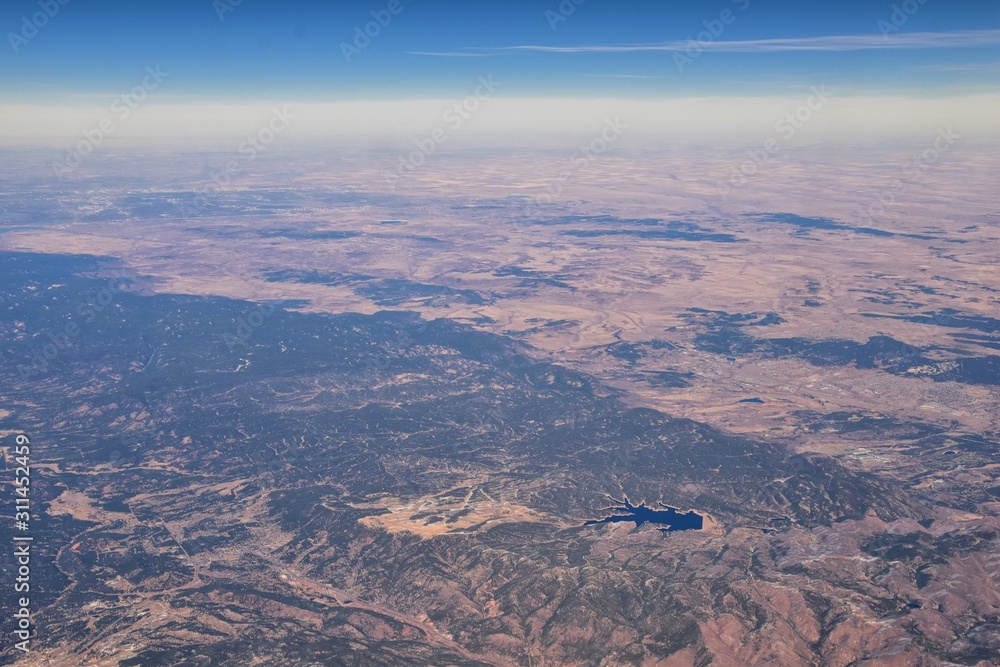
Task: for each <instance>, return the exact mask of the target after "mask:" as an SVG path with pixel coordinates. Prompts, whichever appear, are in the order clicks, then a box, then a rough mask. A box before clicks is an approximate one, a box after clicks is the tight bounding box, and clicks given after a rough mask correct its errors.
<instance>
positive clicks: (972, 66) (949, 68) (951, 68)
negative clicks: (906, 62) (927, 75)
mask: <svg viewBox="0 0 1000 667" xmlns="http://www.w3.org/2000/svg"><path fill="white" fill-rule="evenodd" d="M912 69H915V70H921V71H925V72H997V73H1000V63H968V64H962V65H922V66H920V67H914V68H912Z"/></svg>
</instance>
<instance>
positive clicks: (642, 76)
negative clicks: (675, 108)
mask: <svg viewBox="0 0 1000 667" xmlns="http://www.w3.org/2000/svg"><path fill="white" fill-rule="evenodd" d="M587 76H599V77H602V78H608V79H662V78H663V77H661V76H651V75H649V74H588V75H587Z"/></svg>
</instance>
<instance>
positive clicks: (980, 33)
mask: <svg viewBox="0 0 1000 667" xmlns="http://www.w3.org/2000/svg"><path fill="white" fill-rule="evenodd" d="M998 44H1000V30H954V31H951V32H911V33H897V34H890V35H884V36H883V35H880V34H871V35H832V36H827V37H791V38H780V39H750V40H741V41H714V42H699V43H698V45H699V46H700V47H701V48H702V49H704V50H706V51H719V52H723V53H772V52H775V51H868V50H874V49H944V48H952V49H954V48H967V47H974V46H993V45H998ZM689 48H691V41H690V40H686V39H685V40H673V41H669V42H659V43H655V44H596V45H589V46H541V45H520V46H503V47H498V48H493V49H482V50H480V51H471V50H467V51H448V52H438V53H427V52H424V53H423V54H422V55H435V56H449V57H464V56H470V55H499V54H502V53H510V52H519V51H520V52H536V53H636V52H643V51H650V52H654V51H686V50H688V49H689Z"/></svg>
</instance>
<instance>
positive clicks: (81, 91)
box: [0, 0, 1000, 104]
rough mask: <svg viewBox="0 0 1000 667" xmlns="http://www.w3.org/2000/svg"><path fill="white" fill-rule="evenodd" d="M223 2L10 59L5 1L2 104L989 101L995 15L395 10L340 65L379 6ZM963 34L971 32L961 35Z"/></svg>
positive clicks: (42, 34)
mask: <svg viewBox="0 0 1000 667" xmlns="http://www.w3.org/2000/svg"><path fill="white" fill-rule="evenodd" d="M235 1H238V0H215V3H213V0H173V1H171V2H139V1H137V0H120V1H118V0H115V1H112V0H105V1H101V0H92V1H87V0H69V2H67V4H65V5H58V12H57V13H56V14H55V16H53V17H52V18H50V19H48V21H47V24H46V25H43V26H42V27H40V28H38V30H37V34H35V35H33V36H31V37H30V39H27V40H25V41H21V40H20V39H18V38H16V37H15V38H14V42H15V45H16V47H17V52H15V48H14V46H15V45H12V43H11V34H12V33H13V34H14V35H18V36H20V35H23V32H22V28H23V17H25V16H28V17H29V18H30V17H31V16H33V15H34V14H36V13H37V12H40V11H41V10H40V9H39V2H38V0H35V1H24V0H7V1H6V2H4V3H3V4H2V6H0V28H2V31H3V35H4V37H5V38H4V44H3V45H2V47H0V94H2V95H3V99H4V101H5V102H7V103H17V102H25V103H34V104H66V103H71V102H72V101H73V100H74V99H78V98H79V97H80V96H87V95H110V94H114V93H116V92H119V91H121V90H123V89H128V88H129V87H131V86H133V85H135V84H136V83H137V82H138V81H139V80H140V79H141V77H142V72H143V70H144V69H145V68H146V67H147V66H155V65H160V66H161V67H162V68H163V69H164V70H165V71H167V72H169V73H170V79H169V84H170V85H169V87H164V89H163V90H162V91H158V94H162V95H165V96H168V97H174V98H177V99H188V100H216V101H228V102H231V101H241V100H245V101H255V100H297V101H306V102H309V101H312V102H323V101H339V100H353V99H407V98H415V97H447V96H449V95H454V94H458V93H460V92H462V91H466V90H468V87H469V82H470V81H474V80H475V79H476V77H477V76H480V75H482V74H486V73H489V74H493V75H494V76H496V77H497V79H499V80H502V81H503V82H504V94H506V95H520V96H534V97H538V96H546V95H562V96H594V97H600V96H633V97H676V96H700V95H771V94H785V93H788V92H791V91H796V90H804V89H806V88H807V87H808V86H809V85H812V84H815V83H817V82H823V83H826V84H828V85H831V86H835V87H836V88H837V89H838V90H840V91H847V92H850V93H852V94H887V93H889V94H904V95H905V94H921V95H928V94H929V95H938V94H939V95H957V94H969V93H983V92H997V91H998V89H1000V3H998V2H996V0H991V1H989V2H987V1H980V0H977V1H971V0H957V1H956V0H948V1H947V2H946V1H945V0H926V1H925V2H924V3H923V4H920V2H919V0H911V2H910V4H909V8H910V9H914V8H915V9H916V11H913V12H912V15H909V14H905V13H903V14H900V13H897V14H896V16H897V19H898V17H901V16H905V17H906V20H905V23H900V22H899V21H898V20H897V23H898V24H899V25H898V26H895V25H894V26H893V27H898V30H894V31H893V32H892V33H890V34H889V35H888V38H887V39H884V38H883V35H882V34H881V33H882V32H883V31H885V26H887V25H892V19H893V13H894V10H893V4H897V5H901V4H903V3H900V2H895V3H894V2H872V1H868V2H860V1H851V0H848V1H844V0H840V1H838V2H803V1H796V2H786V1H779V0H719V1H712V2H697V3H695V2H688V3H681V2H635V1H633V2H629V1H627V0H626V1H612V0H585V1H584V2H582V4H580V5H578V6H576V5H575V4H574V3H573V2H572V0H566V1H565V2H564V3H563V5H564V6H574V7H575V11H573V12H572V14H571V15H568V16H566V20H565V21H558V22H557V23H556V24H555V25H556V28H555V29H553V27H552V23H553V20H554V19H552V16H553V15H554V14H549V15H548V16H547V15H546V12H547V11H550V12H554V13H555V14H558V13H559V7H560V2H559V1H558V0H549V1H547V2H543V1H538V2H530V1H527V0H502V1H498V0H475V1H473V0H466V1H462V2H452V1H434V0H399V1H400V3H401V7H402V10H401V11H400V12H399V13H398V14H396V15H394V16H392V19H391V21H390V22H389V23H388V25H386V26H385V27H384V28H382V29H381V34H379V35H378V36H377V37H375V38H373V39H372V40H371V43H370V44H368V45H367V46H365V48H363V49H361V50H360V53H353V54H352V56H351V59H350V62H348V59H347V58H346V57H345V55H344V54H343V52H342V44H343V43H345V42H347V43H351V42H352V41H353V40H354V36H355V28H356V27H363V26H364V25H365V24H366V23H367V22H369V21H371V20H372V16H371V12H372V11H376V12H378V11H381V10H385V9H386V7H387V5H388V4H389V1H388V0H373V1H370V2H354V1H350V2H335V1H327V2H303V1H298V2H296V1H284V2H265V1H264V0H242V2H240V4H239V5H237V6H234V7H232V11H226V12H225V13H224V14H223V18H222V19H220V17H219V15H218V8H219V4H218V3H220V2H227V3H232V2H235ZM45 2H48V3H52V6H56V3H58V0H43V4H44V3H45ZM727 10H728V11H729V12H732V13H731V15H723V12H724V11H727ZM384 16H385V14H383V17H384ZM720 17H725V18H730V19H731V21H730V22H729V24H728V25H724V28H723V30H722V31H721V33H720V34H718V35H713V36H712V38H711V40H710V41H711V42H712V43H711V44H706V45H705V51H704V52H703V53H701V54H699V55H696V56H695V57H693V58H692V59H691V60H690V61H682V65H683V67H680V66H679V65H678V63H677V62H676V60H675V58H677V56H675V55H674V53H675V51H672V50H669V49H677V48H680V47H681V46H683V45H684V44H685V43H686V41H687V40H688V39H689V38H697V36H698V33H699V32H701V31H704V30H706V26H705V22H709V24H710V25H711V24H712V22H714V21H717V20H718V19H719V18H720ZM879 21H884V22H886V23H883V24H881V26H882V28H881V29H880V24H879ZM719 25H720V24H719V23H715V27H716V28H718V27H719ZM970 30H975V31H979V32H977V33H974V34H972V33H963V32H961V31H970ZM30 33H31V30H30V29H29V30H28V34H30ZM825 37H844V38H845V40H841V41H839V42H830V41H829V40H827V41H824V40H823V39H821V38H825ZM873 38H876V39H873ZM760 40H796V41H794V42H783V41H765V42H761V41H760ZM901 40H902V41H901ZM907 40H908V43H909V44H910V45H909V46H907V47H905V48H902V45H903V42H904V41H907ZM973 41H974V42H976V44H975V45H971V46H970V45H969V44H970V42H973ZM930 44H939V45H938V46H934V47H931V46H928V45H930ZM664 45H665V46H664ZM609 46H611V47H626V49H627V48H629V47H636V46H645V47H651V48H648V49H647V50H624V49H618V50H608V49H606V48H604V47H609ZM510 47H523V48H510ZM553 48H556V49H559V48H568V49H569V50H568V51H559V50H555V51H553V50H551V49H553ZM789 48H792V49H794V50H787V49H789ZM843 49H846V50H843ZM427 54H441V55H427ZM681 54H682V55H688V54H684V51H683V50H681ZM167 88H169V89H167Z"/></svg>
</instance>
